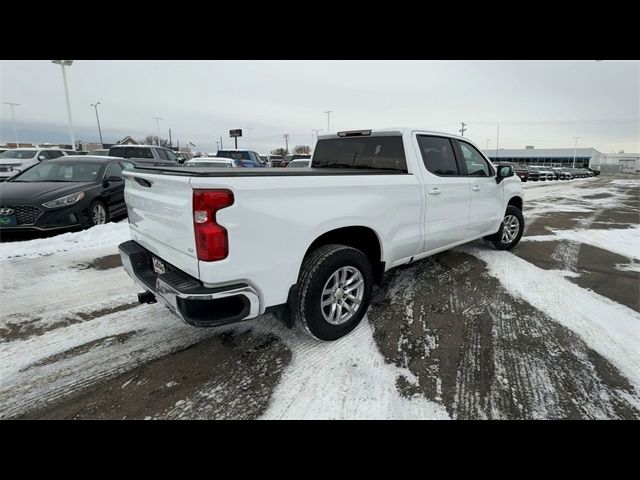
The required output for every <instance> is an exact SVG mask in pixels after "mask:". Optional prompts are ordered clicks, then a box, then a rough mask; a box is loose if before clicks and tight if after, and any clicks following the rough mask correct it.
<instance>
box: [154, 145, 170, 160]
mask: <svg viewBox="0 0 640 480" xmlns="http://www.w3.org/2000/svg"><path fill="white" fill-rule="evenodd" d="M156 153H157V154H158V157H160V160H168V159H167V153H166V152H165V151H164V149H163V148H156Z"/></svg>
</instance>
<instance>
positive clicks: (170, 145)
mask: <svg viewBox="0 0 640 480" xmlns="http://www.w3.org/2000/svg"><path fill="white" fill-rule="evenodd" d="M169 148H173V142H172V141H171V129H169Z"/></svg>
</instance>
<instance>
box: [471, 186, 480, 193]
mask: <svg viewBox="0 0 640 480" xmlns="http://www.w3.org/2000/svg"><path fill="white" fill-rule="evenodd" d="M471 190H473V191H474V192H478V191H480V187H479V186H478V185H474V186H473V187H471Z"/></svg>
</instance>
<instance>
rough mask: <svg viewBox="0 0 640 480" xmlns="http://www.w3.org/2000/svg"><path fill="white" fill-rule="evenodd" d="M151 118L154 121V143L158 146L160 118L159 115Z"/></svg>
mask: <svg viewBox="0 0 640 480" xmlns="http://www.w3.org/2000/svg"><path fill="white" fill-rule="evenodd" d="M151 118H152V119H153V120H155V121H156V144H157V145H158V146H160V120H162V119H161V118H160V117H151Z"/></svg>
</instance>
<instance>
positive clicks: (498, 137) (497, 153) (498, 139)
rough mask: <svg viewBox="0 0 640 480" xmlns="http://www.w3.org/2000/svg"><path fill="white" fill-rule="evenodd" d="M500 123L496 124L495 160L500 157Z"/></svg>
mask: <svg viewBox="0 0 640 480" xmlns="http://www.w3.org/2000/svg"><path fill="white" fill-rule="evenodd" d="M499 148H500V122H498V131H497V133H496V159H497V158H498V157H499V156H500V152H499Z"/></svg>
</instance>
